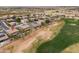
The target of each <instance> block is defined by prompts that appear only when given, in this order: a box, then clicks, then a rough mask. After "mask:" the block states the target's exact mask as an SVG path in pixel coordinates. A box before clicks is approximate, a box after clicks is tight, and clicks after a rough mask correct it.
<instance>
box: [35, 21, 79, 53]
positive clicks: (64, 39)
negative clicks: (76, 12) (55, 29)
mask: <svg viewBox="0 0 79 59" xmlns="http://www.w3.org/2000/svg"><path fill="white" fill-rule="evenodd" d="M67 22H68V21H67ZM69 23H70V22H69ZM69 23H66V21H65V25H64V27H63V28H62V29H61V31H60V33H59V34H58V35H57V36H56V37H55V38H54V39H53V40H51V41H48V42H46V43H43V44H42V45H40V46H39V47H38V49H37V51H36V52H38V53H58V52H61V51H63V50H64V49H65V48H67V47H69V46H70V45H72V44H75V43H78V42H79V25H70V24H69ZM51 39H52V38H51Z"/></svg>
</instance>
